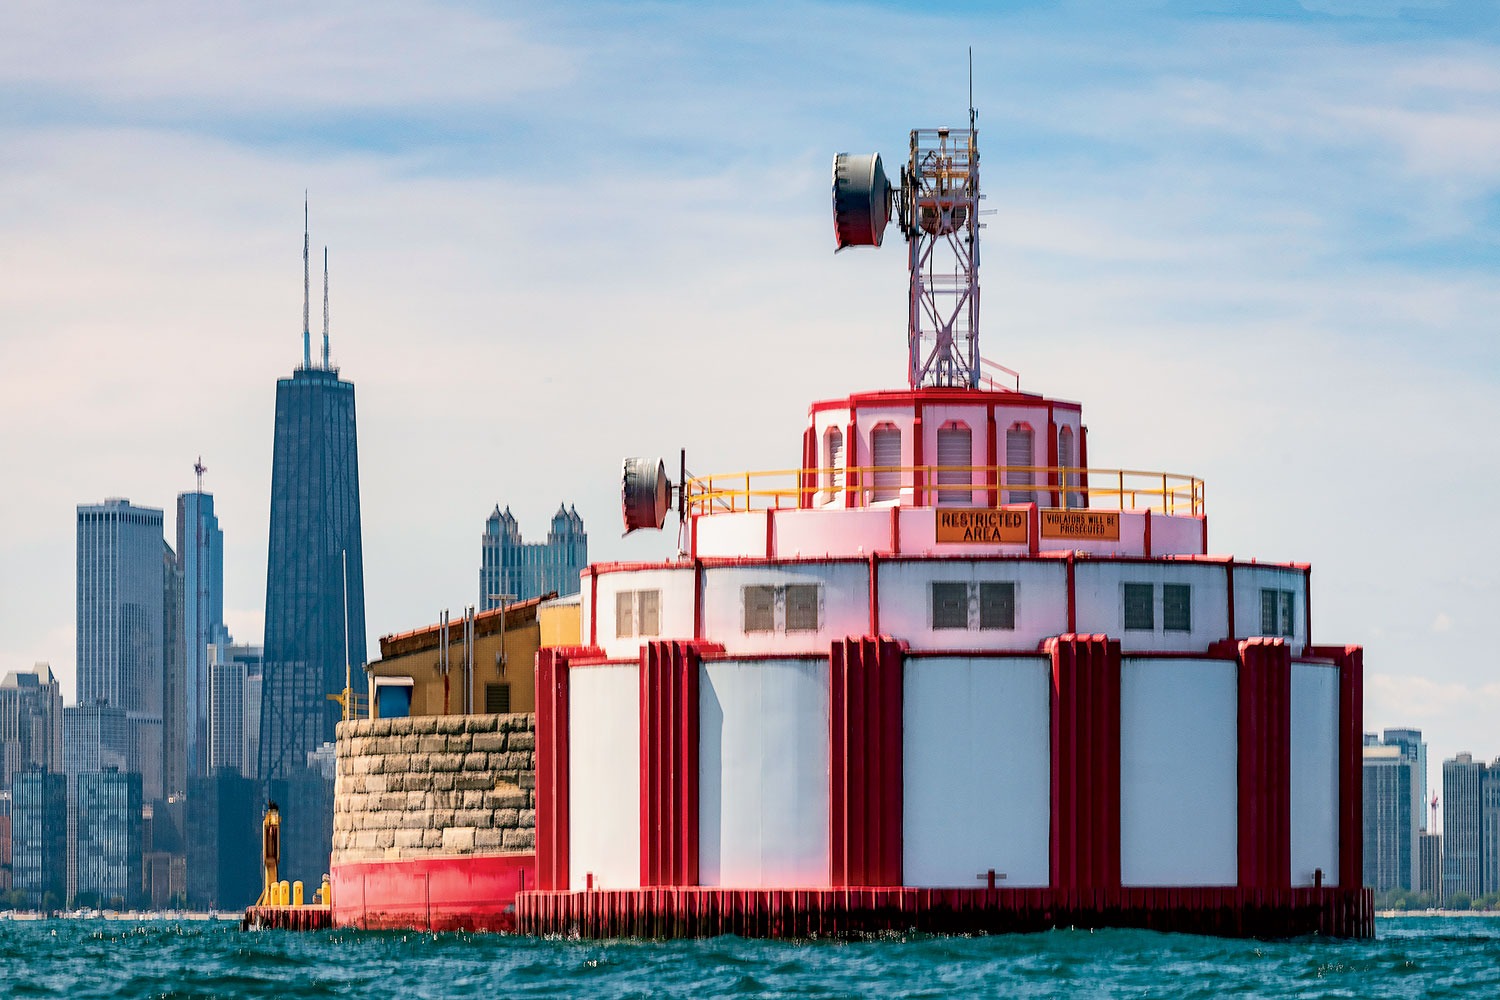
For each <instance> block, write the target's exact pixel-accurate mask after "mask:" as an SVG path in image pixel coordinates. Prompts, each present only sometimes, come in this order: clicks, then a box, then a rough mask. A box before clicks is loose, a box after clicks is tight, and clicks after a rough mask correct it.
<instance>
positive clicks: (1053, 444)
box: [1047, 403, 1062, 507]
mask: <svg viewBox="0 0 1500 1000" xmlns="http://www.w3.org/2000/svg"><path fill="white" fill-rule="evenodd" d="M1047 468H1049V469H1053V470H1055V469H1056V468H1057V421H1055V420H1053V419H1052V405H1051V404H1050V403H1049V404H1047ZM1047 485H1048V486H1049V487H1051V489H1050V490H1049V491H1048V492H1050V493H1051V494H1052V506H1054V507H1061V506H1062V501H1061V500H1060V499H1059V496H1058V494H1059V492H1060V491H1059V490H1058V488H1057V487H1058V482H1057V473H1056V472H1055V471H1053V472H1048V473H1047Z"/></svg>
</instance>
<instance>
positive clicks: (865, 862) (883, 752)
mask: <svg viewBox="0 0 1500 1000" xmlns="http://www.w3.org/2000/svg"><path fill="white" fill-rule="evenodd" d="M905 662H906V645H905V644H904V643H901V642H898V641H896V640H895V639H892V638H890V637H889V636H881V637H879V638H875V637H865V638H859V639H856V638H849V639H845V640H843V641H842V642H835V643H834V644H833V646H832V648H831V649H830V650H829V671H828V678H829V700H828V707H829V712H828V715H829V746H828V750H829V753H828V764H829V768H828V770H829V795H828V818H829V837H828V848H829V850H828V861H829V885H832V886H836V887H843V886H899V885H900V884H901V876H902V868H901V853H902V804H903V800H902V780H903V778H902V765H903V757H902V744H903V729H902V691H903V683H902V681H903V672H904V668H905Z"/></svg>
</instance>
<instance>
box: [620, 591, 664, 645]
mask: <svg viewBox="0 0 1500 1000" xmlns="http://www.w3.org/2000/svg"><path fill="white" fill-rule="evenodd" d="M653 635H661V591H660V590H621V591H617V592H616V593H615V638H617V639H629V638H631V637H633V636H653Z"/></svg>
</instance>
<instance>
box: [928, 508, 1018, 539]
mask: <svg viewBox="0 0 1500 1000" xmlns="http://www.w3.org/2000/svg"><path fill="white" fill-rule="evenodd" d="M1026 513H1027V512H1026V511H1024V510H991V509H988V508H984V509H978V510H947V509H945V508H942V507H939V508H938V512H937V540H938V541H940V542H970V543H974V542H979V543H985V542H990V543H1001V542H1025V541H1026V540H1027V530H1026Z"/></svg>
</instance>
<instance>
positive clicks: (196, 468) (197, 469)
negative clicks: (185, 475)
mask: <svg viewBox="0 0 1500 1000" xmlns="http://www.w3.org/2000/svg"><path fill="white" fill-rule="evenodd" d="M207 471H208V466H206V465H204V464H203V456H202V455H199V456H198V461H196V462H194V463H193V472H194V473H195V474H196V475H197V476H198V492H199V493H202V492H203V474H204V473H205V472H207Z"/></svg>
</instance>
